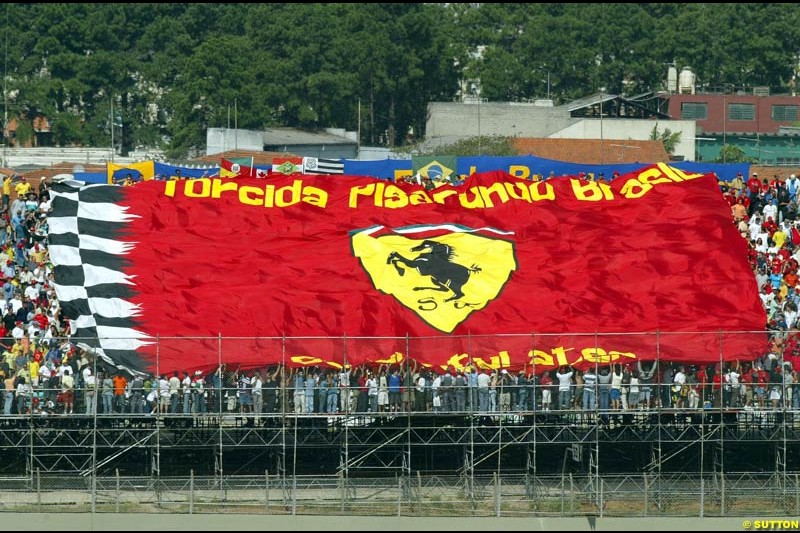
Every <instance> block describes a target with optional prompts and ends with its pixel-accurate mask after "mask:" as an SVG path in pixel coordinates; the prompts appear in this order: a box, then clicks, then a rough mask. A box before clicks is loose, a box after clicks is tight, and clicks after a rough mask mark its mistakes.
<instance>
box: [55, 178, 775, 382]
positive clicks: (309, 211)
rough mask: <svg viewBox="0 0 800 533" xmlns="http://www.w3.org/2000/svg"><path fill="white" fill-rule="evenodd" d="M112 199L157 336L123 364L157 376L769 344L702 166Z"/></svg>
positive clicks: (721, 352)
mask: <svg viewBox="0 0 800 533" xmlns="http://www.w3.org/2000/svg"><path fill="white" fill-rule="evenodd" d="M101 193H102V191H99V190H98V189H93V190H92V193H91V194H92V195H93V198H92V201H99V200H97V195H99V194H101ZM114 194H116V195H121V199H119V201H118V202H117V203H119V204H120V205H122V206H123V207H124V208H125V213H126V214H128V215H137V216H134V217H132V218H130V219H129V220H127V221H126V222H125V223H124V229H120V228H118V227H117V226H119V224H120V223H118V222H116V223H115V224H117V226H115V231H119V232H120V233H119V239H121V240H124V241H125V242H130V243H135V244H133V245H131V246H132V248H131V249H130V250H129V251H128V252H127V253H126V255H125V261H126V264H125V266H124V267H123V268H124V274H125V275H126V276H127V277H128V278H127V279H129V280H130V281H131V285H130V286H129V287H128V286H126V288H125V291H128V292H129V293H130V294H129V295H128V296H127V297H126V298H125V300H126V301H128V302H129V303H130V304H131V305H132V306H135V309H136V310H137V312H135V313H131V314H130V316H129V317H128V318H127V319H126V320H129V321H130V322H131V323H132V325H131V327H132V328H133V329H135V330H136V331H138V332H141V333H144V334H147V335H148V336H149V337H148V338H147V339H145V340H144V342H145V344H141V345H137V346H135V352H136V354H137V357H138V359H127V361H129V362H130V361H135V363H130V364H138V365H140V366H142V367H147V368H151V369H154V368H156V367H157V369H158V371H159V372H170V371H172V370H175V369H186V368H209V367H215V366H216V364H217V363H218V362H219V361H222V362H227V363H236V364H241V365H242V366H243V367H246V366H248V365H249V366H257V365H265V364H272V363H277V362H286V363H287V364H289V365H302V364H330V365H331V366H334V367H336V366H337V365H342V364H344V363H345V362H347V363H350V364H360V363H362V362H373V363H375V362H399V361H402V360H404V358H406V357H410V358H414V359H416V360H418V361H420V362H422V363H425V364H433V365H445V364H450V365H453V366H456V367H460V366H464V365H466V364H468V363H470V362H472V363H474V364H477V365H478V366H487V367H494V368H498V367H504V368H512V369H513V368H523V367H528V368H530V367H532V366H533V367H536V368H538V369H545V368H553V367H557V366H559V365H561V364H573V365H575V366H577V367H582V366H583V367H585V366H588V365H594V364H596V363H600V364H604V363H607V362H621V363H625V362H635V361H636V360H641V359H655V358H662V359H665V360H675V361H684V362H717V361H720V360H733V359H737V358H739V359H746V358H754V357H756V356H757V355H761V354H762V353H763V352H762V351H761V350H762V349H763V347H764V342H765V338H766V337H765V334H764V325H765V323H766V316H765V312H764V309H763V307H762V305H761V301H760V299H759V297H758V290H757V288H756V282H755V279H754V277H753V275H752V271H751V270H750V268H749V265H748V262H747V243H746V242H745V241H744V239H742V237H741V236H740V235H739V233H738V232H737V231H736V228H735V226H734V225H733V224H731V223H730V209H729V207H728V206H727V204H726V202H725V201H724V200H723V199H722V197H721V195H720V194H719V190H718V188H717V184H716V181H715V179H714V177H713V176H712V175H706V176H700V175H697V174H692V175H687V174H684V173H683V172H681V171H679V170H676V169H673V168H671V167H668V166H666V165H658V166H652V167H648V168H646V169H643V170H641V171H640V172H637V173H633V174H629V175H626V176H622V177H620V178H618V179H616V180H614V182H613V183H611V184H606V183H593V182H586V181H583V180H578V179H572V178H557V179H553V180H548V181H546V182H538V183H533V182H530V181H524V180H519V179H516V178H514V177H512V176H510V175H508V174H506V173H502V172H490V173H485V174H480V175H473V176H471V177H470V178H469V180H468V181H467V183H466V184H465V185H463V186H461V187H459V188H454V187H451V186H443V187H440V188H438V189H435V190H433V191H425V189H424V188H422V187H419V186H417V185H413V184H392V183H388V182H385V181H381V180H374V179H369V178H356V177H347V176H343V177H341V178H337V179H336V180H330V178H329V177H316V176H294V177H293V176H286V177H275V179H273V180H270V181H262V180H251V179H243V180H236V181H227V180H214V179H211V180H187V181H182V182H156V181H153V182H146V183H142V184H140V185H139V186H137V187H130V188H125V189H121V188H114ZM58 204H59V202H54V209H56V210H57V209H59V207H58ZM55 216H56V217H57V216H58V213H57V212H56V214H55ZM709 236H712V237H713V238H712V239H709ZM57 272H58V269H57ZM58 281H59V280H57V282H58ZM61 283H62V284H64V283H65V282H64V281H63V280H62V281H61ZM95 283H97V281H95ZM104 320H105V319H104ZM98 324H100V319H99V318H98ZM98 329H99V327H98ZM747 332H750V333H747ZM753 332H754V333H753ZM174 337H178V338H177V339H174ZM197 337H203V340H198V339H197ZM156 340H158V342H156ZM147 343H149V344H147ZM115 346H117V345H115Z"/></svg>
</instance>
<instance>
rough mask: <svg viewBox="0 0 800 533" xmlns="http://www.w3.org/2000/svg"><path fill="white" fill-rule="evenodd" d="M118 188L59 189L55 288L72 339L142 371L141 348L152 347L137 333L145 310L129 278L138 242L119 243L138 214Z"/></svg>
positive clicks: (54, 215)
mask: <svg viewBox="0 0 800 533" xmlns="http://www.w3.org/2000/svg"><path fill="white" fill-rule="evenodd" d="M122 191H123V188H122V187H120V186H117V185H96V184H89V185H87V184H85V183H83V182H79V181H65V182H61V183H58V184H55V185H54V186H53V190H52V195H53V204H52V212H51V214H50V217H49V219H48V221H49V226H50V231H49V250H50V260H51V261H52V263H53V265H54V269H53V270H54V277H55V282H54V287H55V291H56V296H57V297H58V300H59V303H60V304H61V309H62V313H63V314H64V316H66V317H67V318H69V319H70V324H71V327H72V334H73V335H72V338H73V340H74V341H75V342H76V343H77V344H78V346H81V347H83V348H86V349H91V350H93V351H94V352H95V353H97V354H98V355H99V356H100V357H102V358H103V359H104V360H105V361H106V362H108V363H109V364H112V365H114V366H116V367H117V368H121V369H128V370H131V371H133V369H138V368H141V358H140V356H139V355H138V354H137V352H136V350H137V349H138V348H139V347H141V346H143V345H145V344H149V341H148V340H146V339H147V338H148V337H147V335H145V334H143V333H141V332H140V331H137V330H136V325H137V324H136V317H137V316H138V315H139V313H140V310H139V306H138V305H137V304H134V303H132V302H131V301H130V298H131V297H132V295H133V294H134V290H135V283H134V281H133V279H132V276H129V275H127V274H125V269H126V267H127V266H128V260H127V259H126V258H125V256H126V254H127V253H128V252H129V251H130V250H131V249H132V247H133V246H134V245H135V244H136V243H132V242H124V241H121V240H119V238H118V237H119V236H120V235H121V234H122V233H123V230H124V229H125V226H126V224H127V223H128V222H129V221H130V220H131V219H132V218H134V217H135V216H136V215H130V214H128V213H127V208H126V207H123V206H121V205H119V201H120V200H121V198H122Z"/></svg>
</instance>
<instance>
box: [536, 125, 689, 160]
mask: <svg viewBox="0 0 800 533" xmlns="http://www.w3.org/2000/svg"><path fill="white" fill-rule="evenodd" d="M601 122H602V134H601ZM653 126H657V127H658V131H659V132H662V131H664V130H665V129H669V130H670V131H671V132H673V133H674V132H676V131H679V132H681V142H679V143H678V145H677V146H676V148H675V153H674V154H673V155H676V156H683V159H684V160H685V161H694V160H695V150H694V146H695V136H696V135H697V123H696V122H695V121H694V120H637V119H630V118H604V119H603V120H602V121H601V120H600V119H599V118H591V119H581V120H580V121H579V122H577V123H575V124H571V125H569V126H567V127H565V128H564V129H561V130H559V131H557V132H555V133H552V134H550V135H548V136H547V137H550V138H557V139H600V138H603V139H618V140H620V141H624V140H633V141H646V140H649V139H650V135H651V133H652V132H653Z"/></svg>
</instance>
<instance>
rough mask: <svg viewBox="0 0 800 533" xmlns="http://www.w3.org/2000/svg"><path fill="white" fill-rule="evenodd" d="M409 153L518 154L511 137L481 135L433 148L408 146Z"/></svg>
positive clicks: (463, 155)
mask: <svg viewBox="0 0 800 533" xmlns="http://www.w3.org/2000/svg"><path fill="white" fill-rule="evenodd" d="M407 151H408V152H409V153H413V154H414V155H420V156H445V155H454V156H461V157H465V156H466V157H469V156H475V155H497V156H513V155H519V154H518V153H517V151H516V149H515V148H514V138H513V137H501V136H491V137H487V136H481V137H470V138H468V139H461V140H460V141H457V142H455V143H453V144H448V145H443V146H437V147H435V148H419V147H415V148H409V150H407Z"/></svg>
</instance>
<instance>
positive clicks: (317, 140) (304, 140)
mask: <svg viewBox="0 0 800 533" xmlns="http://www.w3.org/2000/svg"><path fill="white" fill-rule="evenodd" d="M263 139H264V146H281V145H303V144H352V145H355V144H357V143H356V141H354V140H352V139H348V138H346V137H340V136H339V135H333V134H332V133H328V132H325V131H305V130H298V129H295V128H268V129H265V130H264V134H263Z"/></svg>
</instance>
